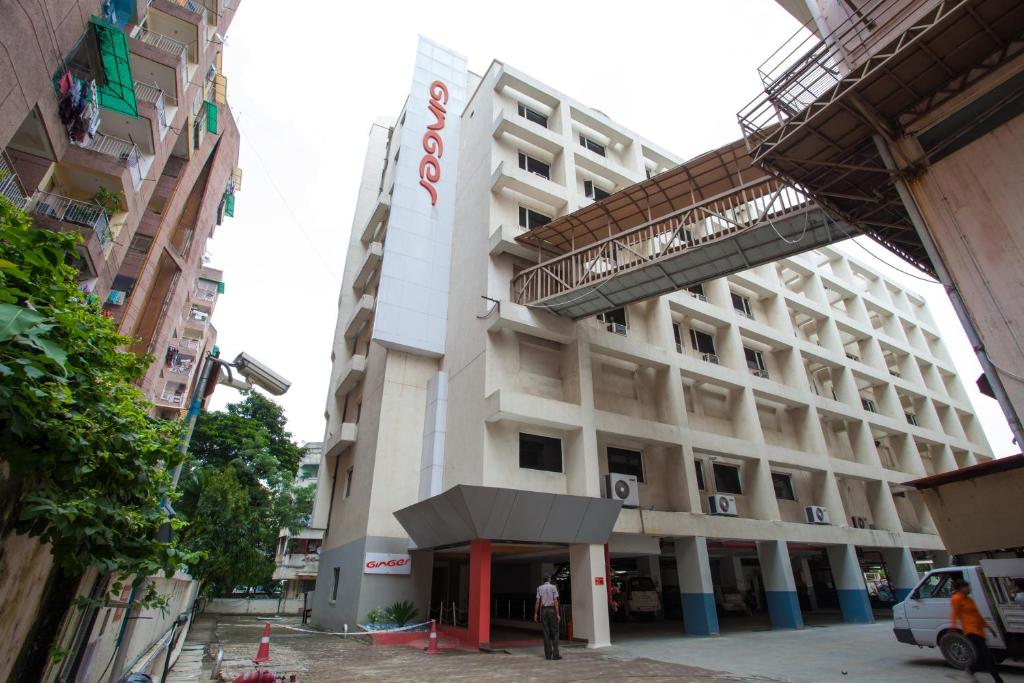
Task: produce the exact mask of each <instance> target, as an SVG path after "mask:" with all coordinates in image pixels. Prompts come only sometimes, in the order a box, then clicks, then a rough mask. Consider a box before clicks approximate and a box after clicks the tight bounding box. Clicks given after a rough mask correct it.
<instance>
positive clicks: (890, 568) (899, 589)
mask: <svg viewBox="0 0 1024 683" xmlns="http://www.w3.org/2000/svg"><path fill="white" fill-rule="evenodd" d="M882 559H883V560H884V561H885V573H886V575H887V576H888V577H889V584H890V585H891V586H892V589H893V591H894V592H895V593H896V602H903V601H904V600H905V599H906V598H907V596H908V595H910V592H911V591H912V590H914V586H916V585H917V581H918V578H919V577H918V575H917V565H916V564H914V555H913V554H912V553H911V552H910V548H883V549H882Z"/></svg>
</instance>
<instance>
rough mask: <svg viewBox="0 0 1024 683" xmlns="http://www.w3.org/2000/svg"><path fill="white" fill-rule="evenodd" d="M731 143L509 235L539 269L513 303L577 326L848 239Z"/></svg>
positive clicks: (851, 230)
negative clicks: (533, 257) (528, 251)
mask: <svg viewBox="0 0 1024 683" xmlns="http://www.w3.org/2000/svg"><path fill="white" fill-rule="evenodd" d="M858 231H859V230H858V228H856V227H854V226H851V225H848V224H846V223H842V222H839V221H836V220H834V219H833V218H831V217H830V216H829V215H828V214H826V213H825V211H824V210H823V209H822V208H821V207H820V206H818V204H817V203H816V202H815V201H814V200H813V199H811V198H810V197H808V196H807V195H806V194H805V193H804V192H803V191H802V190H801V189H800V188H799V187H796V186H793V185H788V184H786V183H785V182H783V181H782V180H779V179H778V178H775V177H772V176H768V175H767V174H766V173H765V172H764V171H763V170H761V169H760V168H758V167H756V166H754V165H753V162H752V160H751V158H750V156H749V155H748V153H747V148H746V145H745V143H744V142H743V141H742V140H740V141H737V142H733V143H731V144H729V145H726V146H725V147H722V148H720V149H717V150H715V151H713V152H709V153H707V154H703V155H701V156H699V157H697V158H695V159H692V160H691V161H688V162H686V163H684V164H682V165H680V166H678V167H676V168H674V169H671V170H669V171H666V172H664V173H661V174H659V175H657V176H654V177H652V178H649V179H647V180H645V181H643V182H639V183H636V184H635V185H631V186H630V187H627V188H625V189H623V190H621V191H619V192H616V193H615V194H613V195H611V196H609V197H607V198H605V199H603V200H601V201H598V202H595V203H593V204H590V205H588V206H586V207H584V208H582V209H580V210H578V211H576V212H574V213H572V214H569V215H566V216H562V217H560V218H558V219H555V220H553V221H551V222H550V223H548V224H546V225H543V226H540V227H538V228H535V229H533V230H530V231H528V232H527V233H525V234H523V235H520V236H519V237H517V238H516V239H517V241H519V242H520V243H522V244H524V245H528V246H529V247H531V248H535V249H536V250H537V254H538V260H539V263H538V264H537V265H535V266H532V267H530V268H527V269H525V270H523V271H521V272H520V273H518V274H517V275H516V276H515V278H514V279H513V281H512V293H511V296H512V301H514V302H516V303H519V304H524V305H527V306H531V307H540V308H544V309H547V310H549V311H552V312H554V313H557V314H559V315H563V316H566V317H569V318H573V319H578V318H583V317H587V316H591V315H595V314H598V313H601V312H604V311H608V310H611V309H615V308H619V307H621V306H624V305H626V304H630V303H634V302H637V301H642V300H644V299H649V298H651V297H655V296H659V295H662V294H666V293H669V292H673V291H677V290H680V289H685V288H687V287H690V286H693V285H696V284H698V283H701V282H704V281H706V280H711V279H714V278H719V277H723V276H725V275H730V274H732V273H736V272H739V271H742V270H746V269H748V268H752V267H754V266H758V265H762V264H765V263H770V262H772V261H776V260H778V259H780V258H785V257H787V256H792V255H794V254H798V253H800V252H804V251H808V250H810V249H815V248H817V247H821V246H824V245H827V244H832V243H834V242H837V241H840V240H844V239H847V238H848V237H852V236H854V235H855V234H856V233H857V232H858Z"/></svg>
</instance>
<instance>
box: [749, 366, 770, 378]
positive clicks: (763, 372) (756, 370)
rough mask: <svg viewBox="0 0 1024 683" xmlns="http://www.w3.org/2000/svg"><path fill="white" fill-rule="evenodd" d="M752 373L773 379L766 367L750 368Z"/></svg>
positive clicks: (755, 375)
mask: <svg viewBox="0 0 1024 683" xmlns="http://www.w3.org/2000/svg"><path fill="white" fill-rule="evenodd" d="M750 374H752V375H753V376H754V377H761V378H763V379H771V376H770V375H769V374H768V371H767V370H765V369H764V368H750Z"/></svg>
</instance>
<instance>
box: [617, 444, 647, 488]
mask: <svg viewBox="0 0 1024 683" xmlns="http://www.w3.org/2000/svg"><path fill="white" fill-rule="evenodd" d="M608 471H609V472H615V473H616V474H629V475H632V476H634V477H636V480H637V481H639V482H642V481H643V480H644V458H643V454H642V453H641V452H640V451H631V450H628V449H625V448H612V447H611V446H609V447H608Z"/></svg>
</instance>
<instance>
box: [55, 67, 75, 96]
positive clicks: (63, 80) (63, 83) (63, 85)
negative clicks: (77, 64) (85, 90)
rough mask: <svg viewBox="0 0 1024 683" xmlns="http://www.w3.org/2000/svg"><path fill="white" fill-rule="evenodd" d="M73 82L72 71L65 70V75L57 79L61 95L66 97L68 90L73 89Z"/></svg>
mask: <svg viewBox="0 0 1024 683" xmlns="http://www.w3.org/2000/svg"><path fill="white" fill-rule="evenodd" d="M72 84H73V83H72V80H71V72H70V71H65V72H64V75H63V76H61V77H60V80H59V81H57V87H58V88H60V96H61V97H64V96H65V95H67V94H68V91H70V90H71V86H72Z"/></svg>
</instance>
